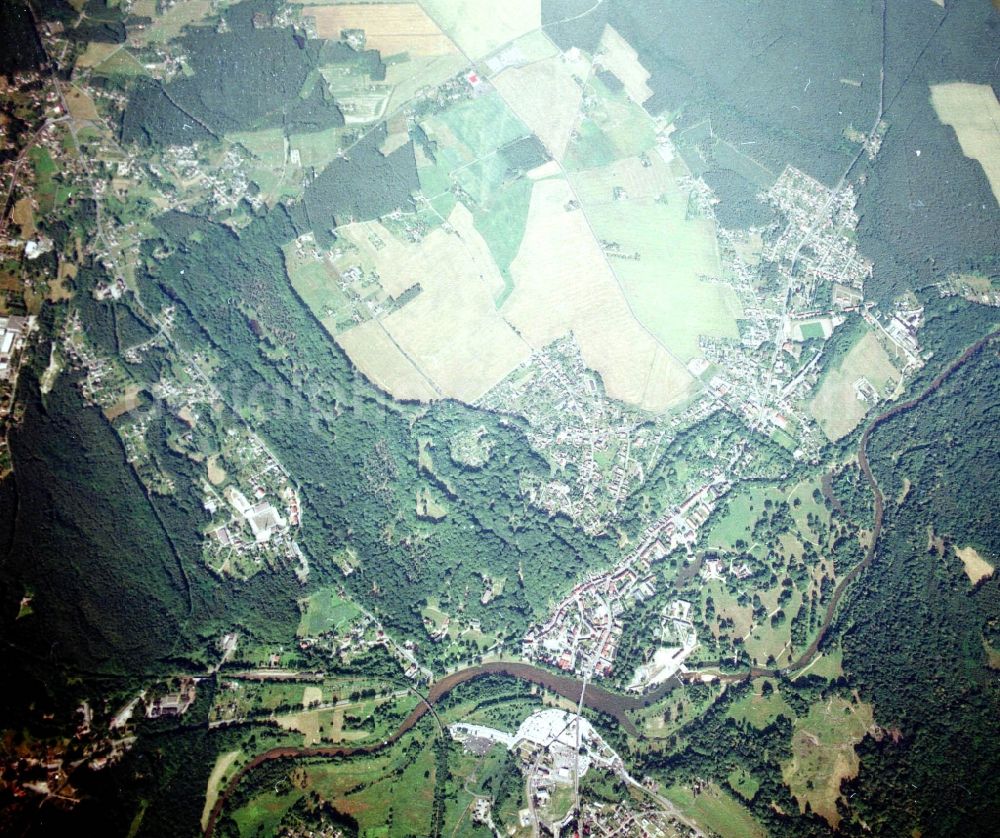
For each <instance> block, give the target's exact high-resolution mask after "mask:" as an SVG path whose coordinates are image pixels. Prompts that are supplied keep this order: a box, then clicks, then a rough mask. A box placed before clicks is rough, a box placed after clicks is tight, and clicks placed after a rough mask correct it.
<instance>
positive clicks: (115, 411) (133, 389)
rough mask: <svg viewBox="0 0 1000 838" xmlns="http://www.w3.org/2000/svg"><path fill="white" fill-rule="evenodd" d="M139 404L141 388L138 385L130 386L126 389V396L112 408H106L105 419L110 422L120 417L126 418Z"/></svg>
mask: <svg viewBox="0 0 1000 838" xmlns="http://www.w3.org/2000/svg"><path fill="white" fill-rule="evenodd" d="M139 404H140V401H139V387H138V385H136V384H129V385H128V387H126V388H125V395H124V396H122V397H121V398H120V399H118V401H116V402H115V403H114V404H113V405H111V406H110V407H106V408H104V418H105V419H107V420H108V421H109V422H110V421H112V420H114V419H117V418H118V417H119V416H124V415H125V414H126V413H128V412H129V411H131V410H135V409H136V408H137V407H138V406H139Z"/></svg>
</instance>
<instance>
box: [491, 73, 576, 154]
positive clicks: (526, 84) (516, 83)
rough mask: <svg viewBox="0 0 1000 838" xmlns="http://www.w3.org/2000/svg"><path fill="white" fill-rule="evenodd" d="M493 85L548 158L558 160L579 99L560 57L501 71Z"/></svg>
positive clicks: (574, 84) (570, 128)
mask: <svg viewBox="0 0 1000 838" xmlns="http://www.w3.org/2000/svg"><path fill="white" fill-rule="evenodd" d="M493 84H494V85H495V86H496V88H497V90H499V91H500V93H501V95H502V96H503V97H504V100H505V101H506V102H507V103H508V105H509V106H510V108H511V110H513V111H514V113H516V114H517V115H518V116H519V117H520V118H521V120H522V121H523V122H524V124H525V125H527V126H528V128H530V129H531V130H532V132H534V133H535V134H536V135H537V136H538V139H540V140H541V141H542V144H543V145H544V146H545V148H546V149H547V150H548V152H549V154H551V155H552V156H553V157H554V158H556V159H557V160H561V159H562V156H563V153H564V152H565V151H566V144H567V143H568V142H569V138H570V135H571V134H572V133H573V129H574V127H575V126H576V123H577V120H578V118H579V112H580V102H581V100H582V98H583V89H582V88H581V87H580V85H579V84H577V82H576V80H575V79H574V78H573V75H572V73H571V72H570V69H569V67H568V66H567V64H566V62H565V61H564V60H563V58H562V56H556V57H555V58H548V59H546V60H544V61H538V62H536V63H534V64H529V65H527V66H525V67H512V68H509V69H507V70H504V71H503V72H502V73H500V75H498V76H497V77H496V78H494V79H493Z"/></svg>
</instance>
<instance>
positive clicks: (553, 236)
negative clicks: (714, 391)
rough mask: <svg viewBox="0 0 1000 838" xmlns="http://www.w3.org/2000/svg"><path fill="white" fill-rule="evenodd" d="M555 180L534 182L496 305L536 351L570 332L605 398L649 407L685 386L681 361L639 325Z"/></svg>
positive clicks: (671, 399)
mask: <svg viewBox="0 0 1000 838" xmlns="http://www.w3.org/2000/svg"><path fill="white" fill-rule="evenodd" d="M572 198H573V192H572V190H571V189H570V187H569V184H567V183H566V181H564V180H562V179H550V180H543V181H539V182H536V183H535V184H534V186H533V187H532V194H531V205H530V209H529V211H528V223H527V229H526V230H525V234H524V239H523V241H522V242H521V247H520V250H519V251H518V254H517V257H516V258H515V259H514V262H513V263H512V264H511V274H512V276H513V278H514V290H513V292H512V293H511V295H510V297H508V299H507V301H506V303H505V304H504V306H503V308H502V309H501V313H502V314H503V315H504V317H506V318H507V319H508V320H509V321H510V322H511V323H512V324H513V325H514V326H515V327H516V328H517V329H518V331H519V332H520V333H521V334H522V335H523V336H524V337H525V339H526V340H527V341H528V342H529V343H530V344H531V345H532V346H533V347H535V348H536V349H540V348H542V347H543V346H546V345H547V344H549V343H551V342H552V341H553V340H555V339H556V338H558V337H562V336H563V335H565V334H567V333H568V332H572V333H573V335H574V336H575V337H576V340H577V343H578V344H579V346H580V351H581V354H582V355H583V359H584V361H585V362H586V364H587V366H589V367H590V368H591V369H593V370H595V371H596V372H598V373H599V374H600V376H601V378H602V380H603V382H604V386H605V388H606V389H607V392H608V395H610V396H611V397H612V398H616V399H621V400H622V401H625V402H628V403H629V404H633V405H637V406H640V407H642V408H645V409H647V410H651V411H654V412H658V411H662V410H664V409H666V408H667V407H669V406H671V405H673V404H675V403H677V402H678V401H680V400H682V399H683V398H684V397H685V396H686V395H687V394H688V393H689V392H691V388H692V387H693V379H692V377H691V376H690V374H689V373H688V371H687V370H686V369H685V368H684V366H683V364H681V363H680V362H679V361H677V360H676V359H674V358H673V357H671V356H670V355H669V354H668V353H667V352H666V351H665V350H664V349H663V347H661V346H660V345H659V344H658V343H657V342H656V341H655V340H654V339H653V338H652V336H651V335H650V334H649V333H648V332H647V331H646V330H645V329H643V328H642V326H641V325H640V324H639V322H638V321H637V320H636V319H635V317H634V316H633V315H632V312H631V311H630V310H629V307H628V303H627V302H626V299H625V296H624V294H623V293H622V291H621V289H620V288H619V286H618V283H617V282H616V280H615V277H614V274H613V273H612V272H611V269H610V268H609V267H608V265H607V261H606V259H605V257H604V254H603V253H602V252H601V250H600V247H599V246H598V243H597V241H596V240H595V239H594V237H593V235H592V234H591V231H590V228H589V226H588V225H587V220H586V218H585V217H584V215H583V213H582V212H581V211H580V210H578V209H577V210H571V209H567V204H568V203H569V201H571V200H572Z"/></svg>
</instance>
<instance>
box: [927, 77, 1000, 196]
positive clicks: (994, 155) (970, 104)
mask: <svg viewBox="0 0 1000 838" xmlns="http://www.w3.org/2000/svg"><path fill="white" fill-rule="evenodd" d="M931 104H933V105H934V110H935V111H936V112H937V115H938V119H940V120H941V121H942V122H943V123H944V124H945V125H950V126H951V127H952V128H954V129H955V134H956V135H958V144H959V145H960V146H961V147H962V153H963V154H964V155H965V156H966V157H971V158H972V159H973V160H976V161H977V162H978V163H979V165H980V166H982V167H983V172H985V174H986V179H987V180H988V181H989V182H990V188H991V189H992V190H993V197H994V198H996V200H997V203H1000V102H998V101H997V95H996V93H994V92H993V88H992V87H991V86H990V85H988V84H971V83H968V82H951V83H949V84H932V85H931Z"/></svg>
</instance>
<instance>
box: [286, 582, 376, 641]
mask: <svg viewBox="0 0 1000 838" xmlns="http://www.w3.org/2000/svg"><path fill="white" fill-rule="evenodd" d="M360 613H361V611H360V610H359V609H358V607H357V606H356V605H355V604H354V603H353V602H350V601H348V600H346V599H344V598H343V597H341V596H340V594H338V593H337V590H336V588H333V587H330V588H321V589H320V590H318V591H317V592H316V593H314V594H313V595H312V596H310V597H309V599H308V601H307V604H306V608H305V611H304V612H303V614H302V619H301V621H300V622H299V630H298V634H299V636H300V637H315V636H317V635H319V634H323V633H324V632H328V631H341V630H342V629H344V628H345V627H346V626H347V625H348V624H349V623H350V622H351V621H352V620H354V619H355V618H356V617H357V616H358V615H359V614H360Z"/></svg>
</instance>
